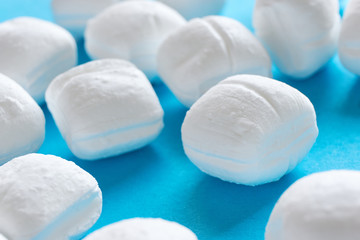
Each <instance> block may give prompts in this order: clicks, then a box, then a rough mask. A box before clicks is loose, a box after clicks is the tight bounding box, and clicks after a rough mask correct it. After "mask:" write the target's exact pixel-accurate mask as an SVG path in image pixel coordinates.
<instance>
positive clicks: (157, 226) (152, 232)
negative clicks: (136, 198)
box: [84, 218, 197, 240]
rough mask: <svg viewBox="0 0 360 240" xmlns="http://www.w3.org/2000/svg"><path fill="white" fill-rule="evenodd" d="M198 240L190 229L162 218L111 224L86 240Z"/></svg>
mask: <svg viewBox="0 0 360 240" xmlns="http://www.w3.org/2000/svg"><path fill="white" fill-rule="evenodd" d="M109 239H121V240H137V239H139V240H140V239H141V240H197V237H196V236H195V234H194V233H193V232H192V231H191V230H189V229H188V228H186V227H184V226H182V225H180V224H178V223H176V222H170V221H166V220H163V219H160V218H132V219H127V220H123V221H120V222H117V223H113V224H110V225H108V226H106V227H103V228H101V229H100V230H98V231H95V232H94V233H92V234H90V235H89V236H87V237H86V238H84V240H109Z"/></svg>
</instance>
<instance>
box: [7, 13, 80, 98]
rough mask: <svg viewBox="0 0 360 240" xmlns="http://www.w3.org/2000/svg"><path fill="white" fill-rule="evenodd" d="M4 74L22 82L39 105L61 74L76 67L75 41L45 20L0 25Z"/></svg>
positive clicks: (28, 18)
mask: <svg viewBox="0 0 360 240" xmlns="http://www.w3.org/2000/svg"><path fill="white" fill-rule="evenodd" d="M0 53H1V54H0V72H1V73H3V74H5V75H7V76H9V77H10V78H12V79H14V80H15V81H16V82H18V83H19V84H20V85H21V86H22V87H23V88H24V89H25V90H26V91H27V92H28V93H29V94H30V95H31V96H32V97H33V98H34V99H35V101H37V102H38V103H39V104H42V103H43V102H44V94H45V90H46V88H47V87H48V85H49V83H50V81H51V80H52V79H53V78H54V77H55V76H57V75H58V74H60V73H62V72H64V71H66V70H68V69H69V68H71V67H73V66H75V65H76V62H77V52H76V43H75V40H74V38H73V37H72V36H71V34H70V33H68V32H67V31H66V30H65V29H63V28H61V27H59V26H57V25H55V24H53V23H51V22H47V21H44V20H40V19H36V18H30V17H20V18H15V19H12V20H8V21H6V22H3V23H1V24H0Z"/></svg>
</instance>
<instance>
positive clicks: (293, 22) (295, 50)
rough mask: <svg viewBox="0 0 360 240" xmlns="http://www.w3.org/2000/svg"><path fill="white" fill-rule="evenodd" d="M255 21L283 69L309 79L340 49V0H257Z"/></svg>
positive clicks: (271, 52) (261, 37) (259, 34)
mask: <svg viewBox="0 0 360 240" xmlns="http://www.w3.org/2000/svg"><path fill="white" fill-rule="evenodd" d="M253 24H254V28H255V33H256V35H257V36H258V37H259V38H260V39H261V41H262V42H263V43H264V46H265V47H266V48H267V49H268V51H269V54H270V56H271V58H272V60H273V61H274V62H275V64H276V65H277V67H278V68H279V69H280V71H281V72H283V73H284V74H286V75H289V76H291V77H294V78H299V79H301V78H307V77H309V76H310V75H312V74H314V73H315V72H316V71H318V70H319V69H320V68H321V67H322V66H324V64H326V63H327V62H328V61H329V60H330V59H331V58H332V56H333V55H334V53H335V51H336V47H337V39H338V34H339V29H340V15H339V1H338V0H291V1H289V0H257V1H256V5H255V10H254V15H253Z"/></svg>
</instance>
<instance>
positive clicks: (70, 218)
mask: <svg viewBox="0 0 360 240" xmlns="http://www.w3.org/2000/svg"><path fill="white" fill-rule="evenodd" d="M0 179H1V181H0V203H1V204H0V232H1V234H3V235H4V236H5V237H6V238H8V239H11V240H29V239H34V240H35V239H39V240H40V239H41V240H68V239H78V238H80V237H81V235H82V234H83V233H84V232H85V231H87V230H88V229H89V228H90V227H91V226H92V225H93V224H94V223H95V222H96V220H97V219H98V218H99V216H100V213H101V207H102V195H101V191H100V189H99V186H98V184H97V182H96V180H95V179H94V178H93V177H92V176H91V175H90V174H88V173H87V172H85V171H84V170H82V169H81V168H80V167H78V166H77V165H75V164H74V163H73V162H70V161H66V160H64V159H62V158H59V157H56V156H52V155H42V154H29V155H25V156H22V157H18V158H15V159H13V160H11V161H10V162H8V163H6V164H4V165H3V166H1V167H0Z"/></svg>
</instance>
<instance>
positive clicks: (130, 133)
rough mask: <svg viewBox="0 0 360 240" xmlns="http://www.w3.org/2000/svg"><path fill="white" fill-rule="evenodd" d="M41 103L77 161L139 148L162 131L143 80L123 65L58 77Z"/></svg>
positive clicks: (106, 62) (83, 68)
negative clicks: (45, 106)
mask: <svg viewBox="0 0 360 240" xmlns="http://www.w3.org/2000/svg"><path fill="white" fill-rule="evenodd" d="M46 102H47V104H48V107H49V109H50V111H51V114H52V115H53V117H54V120H55V122H56V125H57V126H58V128H59V130H60V132H61V134H62V136H63V137H64V139H65V140H66V142H67V144H68V146H69V148H70V149H71V151H72V152H73V153H74V154H75V155H76V156H77V157H79V158H82V159H88V160H95V159H99V158H105V157H110V156H114V155H117V154H120V153H124V152H128V151H131V150H134V149H137V148H140V147H143V146H144V145H146V144H148V143H150V142H151V141H152V140H154V139H155V138H156V137H157V136H158V134H159V133H160V131H161V130H162V128H163V115H164V112H163V110H162V108H161V105H160V103H159V100H158V98H157V96H156V94H155V92H154V90H153V88H152V86H151V84H150V82H149V80H148V79H147V78H146V76H145V75H144V74H143V73H142V72H141V71H140V70H139V69H137V68H136V67H135V66H134V65H133V64H131V63H130V62H127V61H123V60H117V59H102V60H96V61H93V62H89V63H86V64H84V65H80V66H78V67H75V68H73V69H71V70H69V71H68V72H65V73H63V74H61V75H59V76H58V77H57V78H56V79H55V80H54V81H53V82H52V83H51V85H50V86H49V88H48V90H47V92H46Z"/></svg>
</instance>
